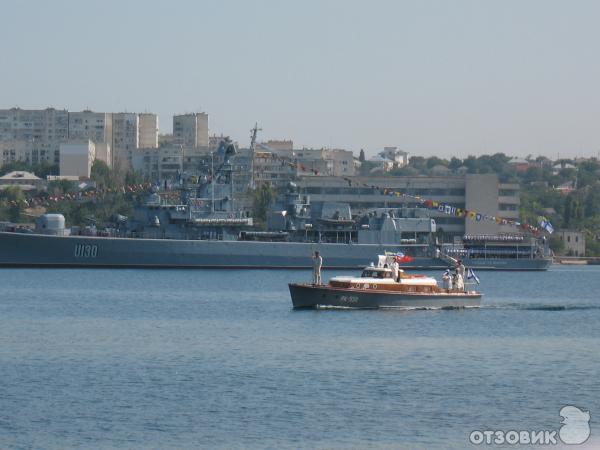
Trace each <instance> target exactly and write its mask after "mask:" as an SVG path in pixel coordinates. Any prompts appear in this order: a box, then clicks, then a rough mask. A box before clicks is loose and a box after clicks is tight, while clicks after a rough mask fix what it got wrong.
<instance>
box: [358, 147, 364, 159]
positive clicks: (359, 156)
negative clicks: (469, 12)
mask: <svg viewBox="0 0 600 450" xmlns="http://www.w3.org/2000/svg"><path fill="white" fill-rule="evenodd" d="M358 160H359V161H360V162H361V163H363V162H365V151H364V150H363V149H362V148H361V149H360V153H359V154H358Z"/></svg>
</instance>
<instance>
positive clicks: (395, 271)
mask: <svg viewBox="0 0 600 450" xmlns="http://www.w3.org/2000/svg"><path fill="white" fill-rule="evenodd" d="M391 269H392V277H393V278H394V281H400V279H399V278H398V275H399V273H400V265H399V264H398V262H397V261H395V260H394V261H393V262H392V267H391Z"/></svg>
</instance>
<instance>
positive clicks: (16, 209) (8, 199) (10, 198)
mask: <svg viewBox="0 0 600 450" xmlns="http://www.w3.org/2000/svg"><path fill="white" fill-rule="evenodd" d="M2 197H3V198H4V202H5V204H6V206H7V209H8V220H10V221H11V222H14V223H18V222H20V221H21V213H22V212H23V209H24V208H25V206H26V204H25V194H24V193H23V191H22V190H21V188H20V187H19V186H7V187H6V188H5V189H4V190H3V191H2Z"/></svg>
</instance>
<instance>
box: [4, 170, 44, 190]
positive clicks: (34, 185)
mask: <svg viewBox="0 0 600 450" xmlns="http://www.w3.org/2000/svg"><path fill="white" fill-rule="evenodd" d="M8 186H18V187H19V188H21V190H23V191H32V190H39V189H42V188H43V187H44V186H45V183H44V180H43V179H41V178H40V177H38V176H36V175H35V174H34V173H31V172H25V171H23V170H15V171H13V172H9V173H7V174H5V175H2V176H1V177H0V190H2V189H5V188H7V187H8Z"/></svg>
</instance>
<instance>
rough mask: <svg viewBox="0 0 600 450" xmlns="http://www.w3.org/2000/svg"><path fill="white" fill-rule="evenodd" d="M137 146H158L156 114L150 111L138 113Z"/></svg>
mask: <svg viewBox="0 0 600 450" xmlns="http://www.w3.org/2000/svg"><path fill="white" fill-rule="evenodd" d="M138 126H139V140H138V148H157V147H158V116H157V115H156V114H151V113H142V114H140V115H139V125H138Z"/></svg>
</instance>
